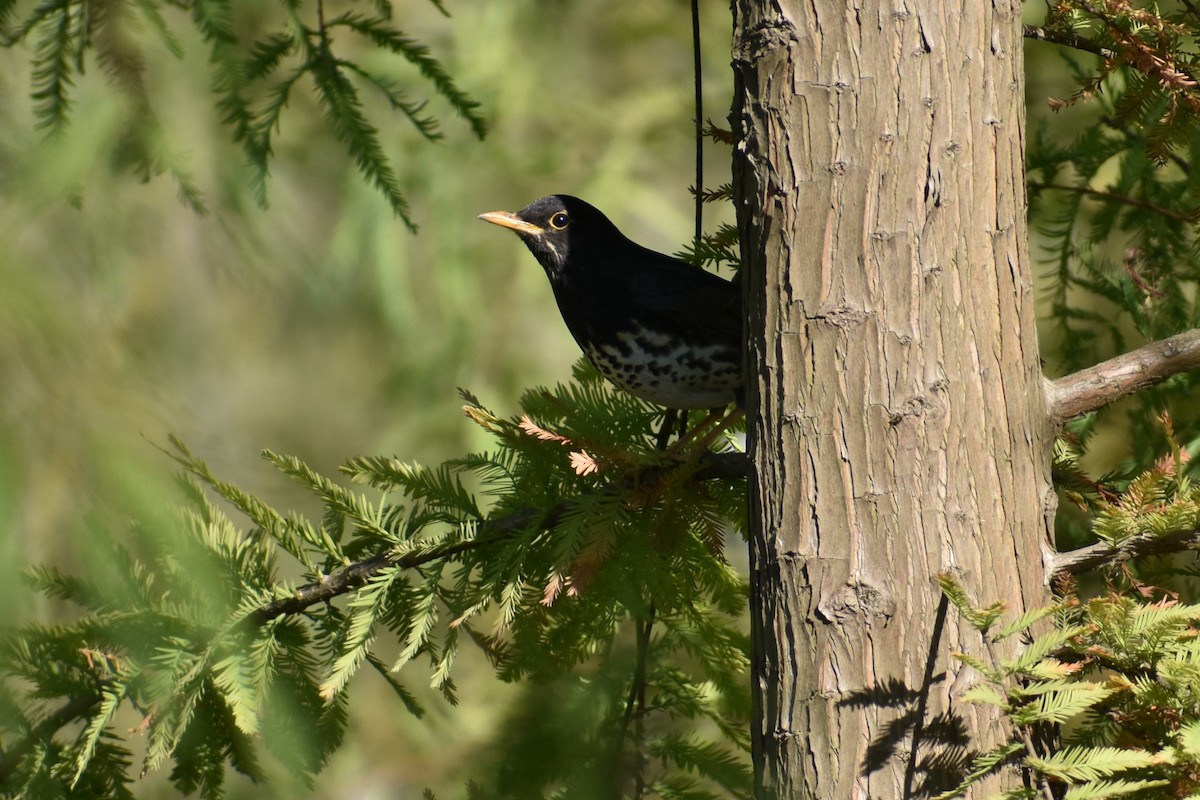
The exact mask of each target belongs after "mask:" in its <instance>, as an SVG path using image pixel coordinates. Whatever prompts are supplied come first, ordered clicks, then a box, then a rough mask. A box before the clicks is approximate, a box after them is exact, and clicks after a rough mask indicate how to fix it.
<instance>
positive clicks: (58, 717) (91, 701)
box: [0, 692, 103, 786]
mask: <svg viewBox="0 0 1200 800" xmlns="http://www.w3.org/2000/svg"><path fill="white" fill-rule="evenodd" d="M102 699H103V698H101V696H100V694H99V693H98V692H97V693H96V694H84V695H79V696H78V697H72V698H70V699H69V700H67V702H66V704H65V705H63V706H62V708H60V709H58V711H55V712H54V713H53V714H51V715H50V716H48V717H46V718H45V719H44V720H42V721H41V722H39V723H38V724H37V725H35V726H33V728H32V729H31V730H30V731H29V733H27V734H25V736H23V737H22V738H21V739H20V740H18V741H17V742H16V743H15V744H13V746H12V747H10V748H8V750H6V751H4V752H3V753H0V786H3V785H4V783H5V782H6V781H8V779H9V778H10V777H12V774H13V773H14V772H15V771H16V769H17V766H18V765H19V764H20V763H21V759H22V758H24V757H25V756H27V755H29V753H31V752H32V751H33V748H34V746H35V745H36V744H37V743H38V742H41V741H49V739H50V738H51V737H52V736H54V733H55V732H56V731H57V730H58V729H59V728H62V727H63V726H65V725H70V724H71V723H72V722H74V721H75V720H77V719H81V718H82V717H85V716H87V715H88V712H90V711H91V710H92V709H93V708H95V707H96V706H98V705H100V701H101V700H102Z"/></svg>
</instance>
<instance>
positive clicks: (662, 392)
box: [479, 194, 744, 410]
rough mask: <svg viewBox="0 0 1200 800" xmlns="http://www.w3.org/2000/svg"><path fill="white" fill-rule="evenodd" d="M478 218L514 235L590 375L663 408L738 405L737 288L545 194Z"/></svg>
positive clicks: (588, 210)
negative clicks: (546, 284) (537, 269)
mask: <svg viewBox="0 0 1200 800" xmlns="http://www.w3.org/2000/svg"><path fill="white" fill-rule="evenodd" d="M479 219H482V220H484V221H486V222H490V223H492V224H494V225H499V226H501V227H503V228H508V229H509V230H512V231H514V232H516V234H517V236H519V237H520V238H521V240H522V241H523V242H524V243H525V245H526V246H527V247H528V248H529V250H530V252H531V253H533V257H534V258H535V259H537V262H538V264H540V265H541V267H542V269H543V270H544V271H545V273H546V277H547V278H549V279H550V288H551V289H552V290H553V292H554V299H555V301H556V302H557V304H558V310H559V312H560V313H561V314H562V318H563V322H565V323H566V326H567V330H568V331H570V333H571V336H572V337H574V339H575V342H576V343H577V344H578V345H579V348H580V349H581V350H582V351H583V353H584V355H585V356H587V358H588V360H589V361H590V362H591V363H592V365H593V366H595V368H596V370H597V371H598V372H599V373H600V374H601V375H603V376H604V377H605V378H607V379H608V380H609V381H610V382H612V383H613V384H615V385H616V386H618V387H619V388H621V389H623V390H624V391H626V392H628V393H629V394H632V395H633V396H635V397H639V398H641V399H643V400H647V401H649V402H651V403H655V404H658V405H660V406H665V407H667V408H670V409H681V410H682V409H715V408H723V407H725V406H728V405H730V404H731V403H735V402H736V403H738V404H739V405H741V400H742V393H743V386H744V377H743V368H742V364H743V356H742V300H741V288H740V286H739V285H738V284H737V283H735V282H733V281H728V280H725V279H724V278H722V277H720V276H719V275H715V274H713V273H711V272H707V271H705V270H704V269H701V268H700V267H697V266H695V265H692V264H688V263H687V262H685V261H681V260H679V259H677V258H673V257H672V256H668V255H665V254H663V253H658V252H655V251H654V250H651V249H649V248H647V247H643V246H642V245H640V244H637V243H635V242H633V241H631V240H630V239H629V238H627V237H626V236H625V235H624V234H623V233H621V231H620V230H619V229H618V228H617V226H616V225H614V224H613V223H612V222H611V221H610V220H609V219H608V217H606V216H605V215H604V214H603V212H601V211H600V210H599V209H597V208H595V207H594V206H592V205H590V204H588V203H587V202H585V201H583V200H580V199H579V198H578V197H572V196H570V195H565V194H554V195H550V196H548V197H543V198H541V199H539V200H535V201H533V202H532V203H530V204H529V205H527V206H526V207H525V208H523V209H521V210H520V211H517V212H516V213H512V212H508V211H489V212H488V213H486V214H480V215H479Z"/></svg>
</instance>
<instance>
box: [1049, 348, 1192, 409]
mask: <svg viewBox="0 0 1200 800" xmlns="http://www.w3.org/2000/svg"><path fill="white" fill-rule="evenodd" d="M1197 367H1200V328H1195V329H1193V330H1190V331H1188V332H1186V333H1181V334H1179V335H1177V336H1172V337H1171V338H1169V339H1163V340H1161V341H1158V342H1152V343H1150V344H1148V345H1146V346H1145V347H1139V348H1138V349H1137V350H1134V351H1132V352H1130V353H1125V354H1124V355H1120V356H1117V357H1116V358H1110V359H1109V360H1108V361H1103V362H1101V363H1099V364H1097V365H1096V366H1094V367H1088V368H1087V369H1082V370H1080V371H1079V372H1076V373H1073V374H1071V375H1067V376H1066V377H1063V378H1059V379H1058V380H1054V381H1047V382H1046V413H1047V415H1048V416H1049V418H1050V422H1051V424H1053V425H1056V426H1057V425H1062V424H1063V423H1064V422H1066V421H1067V420H1069V419H1072V418H1074V417H1077V416H1079V415H1080V414H1086V413H1087V412H1089V411H1095V410H1096V409H1098V408H1103V407H1104V406H1106V405H1108V404H1109V403H1112V402H1115V401H1117V400H1120V399H1121V398H1122V397H1125V396H1127V395H1130V394H1133V393H1134V392H1136V391H1139V390H1141V389H1145V388H1146V387H1148V386H1153V385H1155V384H1156V383H1161V382H1162V381H1165V380H1166V379H1167V378H1170V377H1171V376H1173V375H1178V374H1179V373H1181V372H1187V371H1188V370H1192V369H1196V368H1197Z"/></svg>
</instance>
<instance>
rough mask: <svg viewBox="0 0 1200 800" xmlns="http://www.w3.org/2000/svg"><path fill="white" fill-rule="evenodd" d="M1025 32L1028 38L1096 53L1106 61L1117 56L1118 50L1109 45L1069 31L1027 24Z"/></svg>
mask: <svg viewBox="0 0 1200 800" xmlns="http://www.w3.org/2000/svg"><path fill="white" fill-rule="evenodd" d="M1023 32H1024V35H1025V38H1026V39H1033V40H1035V41H1039V42H1046V43H1047V44H1059V45H1062V46H1063V47H1070V48H1071V49H1073V50H1083V51H1084V52H1086V53H1094V54H1095V55H1098V56H1100V57H1101V58H1103V59H1104V60H1106V61H1111V60H1112V59H1114V58H1116V57H1117V51H1116V50H1110V49H1109V48H1107V47H1103V46H1101V45H1098V44H1096V43H1095V42H1093V41H1091V40H1090V39H1085V38H1083V37H1082V36H1078V35H1076V34H1074V33H1068V32H1067V31H1055V30H1050V29H1049V28H1041V27H1038V26H1037V25H1026V26H1025V27H1024V31H1023Z"/></svg>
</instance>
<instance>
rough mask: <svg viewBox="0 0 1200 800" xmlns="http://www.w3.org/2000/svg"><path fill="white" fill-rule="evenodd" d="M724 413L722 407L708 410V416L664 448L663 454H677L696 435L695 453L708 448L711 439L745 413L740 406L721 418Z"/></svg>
mask: <svg viewBox="0 0 1200 800" xmlns="http://www.w3.org/2000/svg"><path fill="white" fill-rule="evenodd" d="M724 413H725V409H723V408H716V409H713V410H712V411H710V412H709V413H708V416H707V417H705V418H704V419H702V420H700V422H699V423H697V424H696V426H695V427H694V428H692V429H691V430H690V431H688V432H687V434H686V435H684V436H681V437H679V438H678V439H676V440H675V444H673V445H671V446H670V448H668V449H667V450H666V452H665V455H669V456H674V455H676V454H678V453H679V451H680V450H681V449H683V446H684V445H686V444H689V443H690V442H692V441H695V440H696V439H697V438H698V437H699V444H698V445H697V446H696V447H695V448H693V449H694V450H695V452H697V453H702V452H704V451H705V450H707V449H708V446H709V445H710V444H712V443H713V440H715V439H716V438H717V437H718V436H720V435H721V434H722V433H724V432H725V430H726V429H727V428H728V427H729V426H730V425H732V424H733V423H735V422H737V421H738V420H739V419H741V418H742V417H743V416H744V415H745V412H743V411H742V410H741V409H740V408H739V409H735V410H733V411H731V412H730V413H729V414H728V415H726V416H725V417H724V419H722V415H723V414H724ZM701 433H703V434H704V435H703V436H702V437H701V436H700V434H701Z"/></svg>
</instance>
